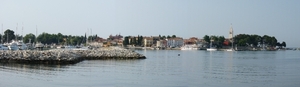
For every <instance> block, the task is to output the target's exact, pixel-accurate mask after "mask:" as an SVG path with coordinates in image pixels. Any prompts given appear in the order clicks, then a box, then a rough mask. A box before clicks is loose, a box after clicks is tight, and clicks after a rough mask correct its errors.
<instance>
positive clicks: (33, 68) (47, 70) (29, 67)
mask: <svg viewBox="0 0 300 87" xmlns="http://www.w3.org/2000/svg"><path fill="white" fill-rule="evenodd" d="M67 66H68V65H48V64H23V63H0V69H1V71H5V72H18V73H20V72H23V73H31V74H40V75H53V74H55V73H51V72H53V71H64V70H65V68H68V67H67Z"/></svg>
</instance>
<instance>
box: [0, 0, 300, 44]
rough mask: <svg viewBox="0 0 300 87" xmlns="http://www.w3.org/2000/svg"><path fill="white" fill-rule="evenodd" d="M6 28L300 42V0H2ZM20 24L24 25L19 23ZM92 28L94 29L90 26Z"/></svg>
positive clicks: (2, 20)
mask: <svg viewBox="0 0 300 87" xmlns="http://www.w3.org/2000/svg"><path fill="white" fill-rule="evenodd" d="M0 23H1V24H3V28H4V30H6V29H12V30H14V31H15V32H16V27H18V29H17V30H18V31H17V33H19V34H21V33H22V26H23V28H24V29H23V34H24V35H25V34H28V33H33V34H35V32H36V26H37V29H38V33H42V32H47V33H58V32H61V33H62V34H66V35H84V34H85V33H86V32H87V31H88V29H92V31H93V32H92V33H93V34H97V35H98V36H100V37H103V38H107V37H108V36H109V35H110V34H113V35H115V34H119V33H121V34H122V35H123V36H128V35H131V36H136V35H143V36H158V35H159V34H160V35H173V34H175V35H177V36H180V37H183V38H189V37H199V38H202V37H203V36H204V35H219V36H225V37H228V34H229V29H230V24H231V23H232V25H233V29H234V33H235V34H257V35H270V36H275V37H276V38H277V40H278V41H279V42H282V41H286V42H287V45H288V47H300V39H299V36H298V35H299V34H300V0H205V1H204V0H47V1H46V0H0ZM17 24H18V26H17ZM1 29H2V28H1ZM89 34H90V31H89Z"/></svg>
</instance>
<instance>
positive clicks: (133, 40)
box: [123, 35, 143, 46]
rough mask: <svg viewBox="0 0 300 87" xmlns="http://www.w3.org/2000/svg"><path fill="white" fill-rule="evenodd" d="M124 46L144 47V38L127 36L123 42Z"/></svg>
mask: <svg viewBox="0 0 300 87" xmlns="http://www.w3.org/2000/svg"><path fill="white" fill-rule="evenodd" d="M123 45H124V46H127V45H134V46H143V36H139V35H138V36H137V37H135V36H125V37H124V40H123Z"/></svg>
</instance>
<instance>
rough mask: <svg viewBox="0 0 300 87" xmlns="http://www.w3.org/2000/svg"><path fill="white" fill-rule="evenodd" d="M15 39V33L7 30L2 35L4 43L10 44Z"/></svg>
mask: <svg viewBox="0 0 300 87" xmlns="http://www.w3.org/2000/svg"><path fill="white" fill-rule="evenodd" d="M13 39H15V32H14V31H12V30H10V29H7V30H6V31H4V35H3V40H4V42H7V43H9V42H11V40H13Z"/></svg>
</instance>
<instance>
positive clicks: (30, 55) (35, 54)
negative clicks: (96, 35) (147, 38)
mask: <svg viewBox="0 0 300 87" xmlns="http://www.w3.org/2000/svg"><path fill="white" fill-rule="evenodd" d="M145 58H146V57H145V56H143V55H142V54H139V53H137V52H134V51H132V50H128V49H124V48H119V47H108V48H99V49H93V50H88V49H84V50H83V49H53V50H45V51H37V50H18V51H9V50H7V51H0V62H18V63H43V64H75V63H78V62H81V61H82V60H91V59H145Z"/></svg>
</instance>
